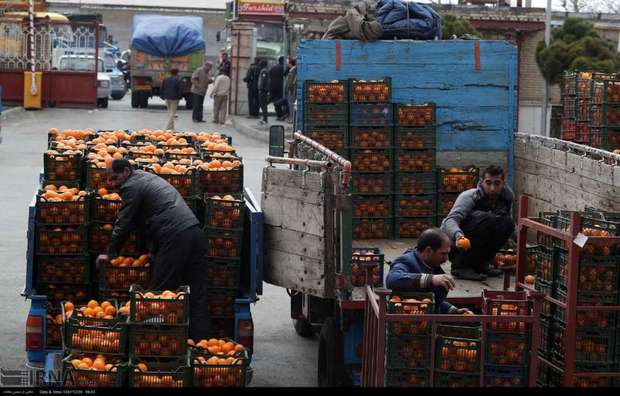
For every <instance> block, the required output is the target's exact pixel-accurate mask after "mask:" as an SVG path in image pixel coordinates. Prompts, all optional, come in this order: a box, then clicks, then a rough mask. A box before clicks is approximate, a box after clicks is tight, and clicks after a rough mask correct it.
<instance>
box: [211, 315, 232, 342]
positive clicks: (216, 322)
mask: <svg viewBox="0 0 620 396" xmlns="http://www.w3.org/2000/svg"><path fill="white" fill-rule="evenodd" d="M210 322H211V323H210V326H209V332H208V334H207V336H208V337H209V338H233V337H234V336H235V319H234V318H213V319H211V320H210Z"/></svg>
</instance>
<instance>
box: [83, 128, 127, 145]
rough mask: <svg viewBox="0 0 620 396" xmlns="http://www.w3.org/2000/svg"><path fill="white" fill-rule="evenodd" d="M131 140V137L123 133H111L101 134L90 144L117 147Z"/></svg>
mask: <svg viewBox="0 0 620 396" xmlns="http://www.w3.org/2000/svg"><path fill="white" fill-rule="evenodd" d="M130 139H131V136H130V135H129V134H128V133H127V132H125V131H123V130H118V131H110V132H101V133H100V134H99V135H98V136H97V137H96V138H94V139H93V140H91V141H90V142H89V143H90V144H105V145H117V144H119V143H121V142H128V141H129V140H130Z"/></svg>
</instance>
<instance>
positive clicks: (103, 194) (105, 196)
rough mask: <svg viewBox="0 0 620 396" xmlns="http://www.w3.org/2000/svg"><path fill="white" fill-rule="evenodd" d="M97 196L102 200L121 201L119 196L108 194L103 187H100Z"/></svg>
mask: <svg viewBox="0 0 620 396" xmlns="http://www.w3.org/2000/svg"><path fill="white" fill-rule="evenodd" d="M97 194H99V196H100V197H101V198H102V199H107V200H108V201H120V200H121V196H120V195H118V194H117V193H109V192H108V190H107V189H106V188H104V187H101V188H100V189H99V190H97Z"/></svg>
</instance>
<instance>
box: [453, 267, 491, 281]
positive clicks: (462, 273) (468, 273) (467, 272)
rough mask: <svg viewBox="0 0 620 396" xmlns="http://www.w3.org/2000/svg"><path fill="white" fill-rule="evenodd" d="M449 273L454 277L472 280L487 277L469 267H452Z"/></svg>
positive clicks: (480, 279)
mask: <svg viewBox="0 0 620 396" xmlns="http://www.w3.org/2000/svg"><path fill="white" fill-rule="evenodd" d="M451 273H452V275H453V276H454V277H455V278H456V279H463V280H472V281H483V280H486V279H487V276H486V275H485V274H481V273H479V272H476V271H474V270H472V269H471V268H453V269H452V271H451Z"/></svg>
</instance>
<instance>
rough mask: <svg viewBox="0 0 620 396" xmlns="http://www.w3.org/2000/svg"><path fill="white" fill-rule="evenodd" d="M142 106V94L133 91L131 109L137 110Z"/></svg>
mask: <svg viewBox="0 0 620 396" xmlns="http://www.w3.org/2000/svg"><path fill="white" fill-rule="evenodd" d="M139 106H140V92H136V91H131V107H132V108H134V109H137V108H138V107H139Z"/></svg>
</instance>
